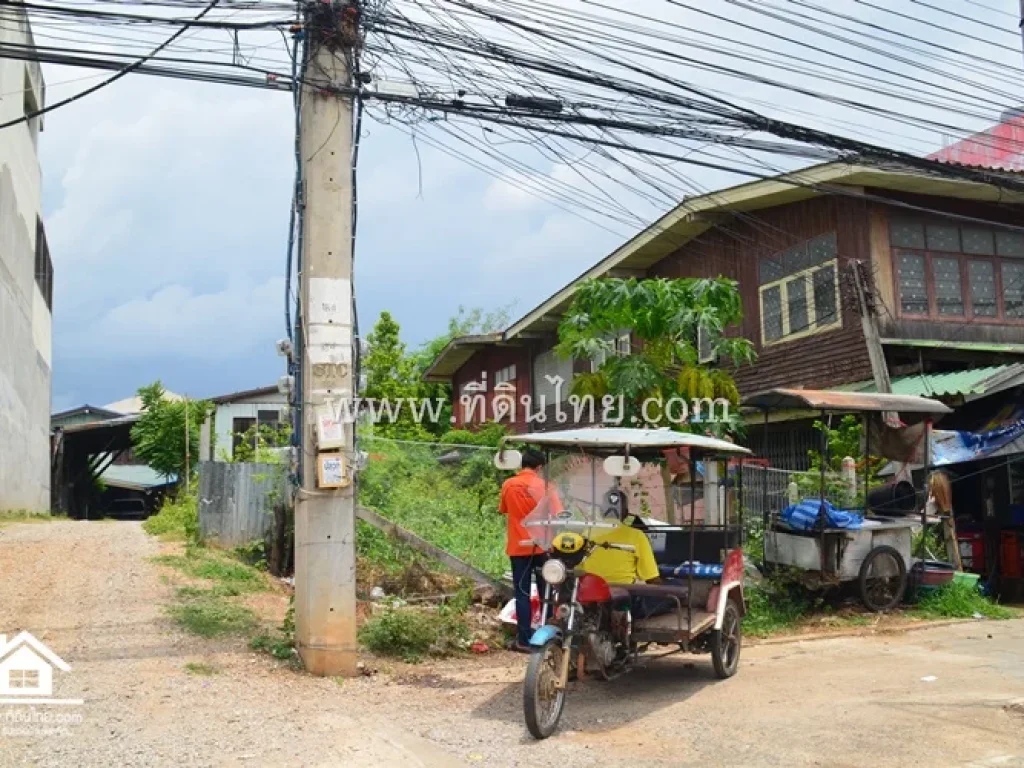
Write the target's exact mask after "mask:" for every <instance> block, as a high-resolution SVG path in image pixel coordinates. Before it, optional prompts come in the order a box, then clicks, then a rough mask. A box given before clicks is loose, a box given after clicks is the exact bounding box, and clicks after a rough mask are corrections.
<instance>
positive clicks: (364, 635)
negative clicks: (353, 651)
mask: <svg viewBox="0 0 1024 768" xmlns="http://www.w3.org/2000/svg"><path fill="white" fill-rule="evenodd" d="M359 640H360V641H361V642H362V643H363V645H365V646H366V647H367V648H369V649H370V650H371V651H373V652H374V653H379V654H381V655H382V656H396V657H398V658H400V659H402V660H403V661H409V662H417V661H420V660H421V659H422V658H423V657H424V656H425V655H427V654H428V653H429V654H432V655H435V656H445V655H448V654H451V653H453V652H455V651H457V650H460V649H462V648H464V647H465V644H466V643H467V642H468V640H469V627H468V626H467V625H466V622H465V619H464V618H463V615H462V613H461V611H460V610H459V608H458V607H452V608H449V609H441V610H439V611H437V612H428V611H420V610H415V609H412V608H387V609H385V610H384V611H383V612H381V613H379V614H377V615H376V616H374V617H372V618H371V619H369V620H368V621H367V622H366V623H365V624H364V625H363V627H362V629H360V631H359Z"/></svg>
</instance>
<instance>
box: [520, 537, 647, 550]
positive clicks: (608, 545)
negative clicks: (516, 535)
mask: <svg viewBox="0 0 1024 768" xmlns="http://www.w3.org/2000/svg"><path fill="white" fill-rule="evenodd" d="M590 543H591V544H593V545H594V546H595V547H603V548H604V549H618V550H620V551H622V552H633V553H635V552H636V547H634V546H633V545H632V544H616V543H614V542H611V541H601V542H597V541H592V542H590ZM519 545H520V546H522V547H543V546H544V545H543V544H541V543H540V542H539V541H537V540H536V539H525V540H523V541H520V542H519Z"/></svg>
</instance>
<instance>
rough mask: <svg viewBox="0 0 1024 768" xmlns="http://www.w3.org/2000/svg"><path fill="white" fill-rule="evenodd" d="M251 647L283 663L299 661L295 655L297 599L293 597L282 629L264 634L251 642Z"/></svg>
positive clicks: (282, 623)
mask: <svg viewBox="0 0 1024 768" xmlns="http://www.w3.org/2000/svg"><path fill="white" fill-rule="evenodd" d="M249 647H250V648H251V649H252V650H254V651H263V652H264V653H269V654H270V655H271V656H273V657H274V658H275V659H280V660H281V661H286V660H291V661H297V658H296V654H295V597H294V596H292V599H291V602H290V603H289V605H288V612H287V613H286V614H285V616H284V620H283V621H282V622H281V627H280V628H279V629H278V630H277V631H275V632H263V633H260V634H258V635H256V636H255V637H253V638H252V639H251V640H250V641H249Z"/></svg>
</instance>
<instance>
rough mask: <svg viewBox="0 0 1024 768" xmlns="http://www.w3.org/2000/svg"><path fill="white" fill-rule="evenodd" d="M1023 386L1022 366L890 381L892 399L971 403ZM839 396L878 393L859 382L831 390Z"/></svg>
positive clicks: (867, 384)
mask: <svg viewBox="0 0 1024 768" xmlns="http://www.w3.org/2000/svg"><path fill="white" fill-rule="evenodd" d="M1018 384H1024V364H1021V363H1014V364H1012V365H993V366H990V367H987V368H969V369H967V370H963V371H951V372H949V373H926V374H912V375H910V376H898V377H897V378H895V379H893V380H892V393H893V394H894V395H920V396H922V397H954V396H957V395H959V396H963V397H965V398H967V399H969V400H970V399H974V398H975V397H981V396H984V395H989V394H992V393H993V392H999V391H1001V390H1003V389H1008V388H1009V387H1014V386H1017V385H1018ZM833 389H834V390H837V391H839V392H877V391H878V390H877V389H876V388H875V382H874V381H858V382H854V383H852V384H842V385H840V386H838V387H833Z"/></svg>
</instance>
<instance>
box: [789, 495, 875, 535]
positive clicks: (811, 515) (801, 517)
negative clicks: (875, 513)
mask: <svg viewBox="0 0 1024 768" xmlns="http://www.w3.org/2000/svg"><path fill="white" fill-rule="evenodd" d="M823 506H824V508H825V521H824V527H825V528H846V529H848V530H851V531H856V530H858V529H859V528H860V527H861V525H863V524H864V516H863V515H861V514H860V513H859V512H852V511H850V510H848V509H837V508H836V507H834V506H832V505H831V504H829V503H828V502H827V501H822V500H821V499H804V500H803V501H800V502H798V503H797V504H791V505H790V506H788V507H786V508H785V509H784V510H782V514H781V515H779V520H781V521H782V522H783V523H785V524H786V525H788V526H789V527H790V528H792V529H793V530H794V531H813V530H815V529H817V528H819V526H818V513H819V511H820V510H821V508H822V507H823Z"/></svg>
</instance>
